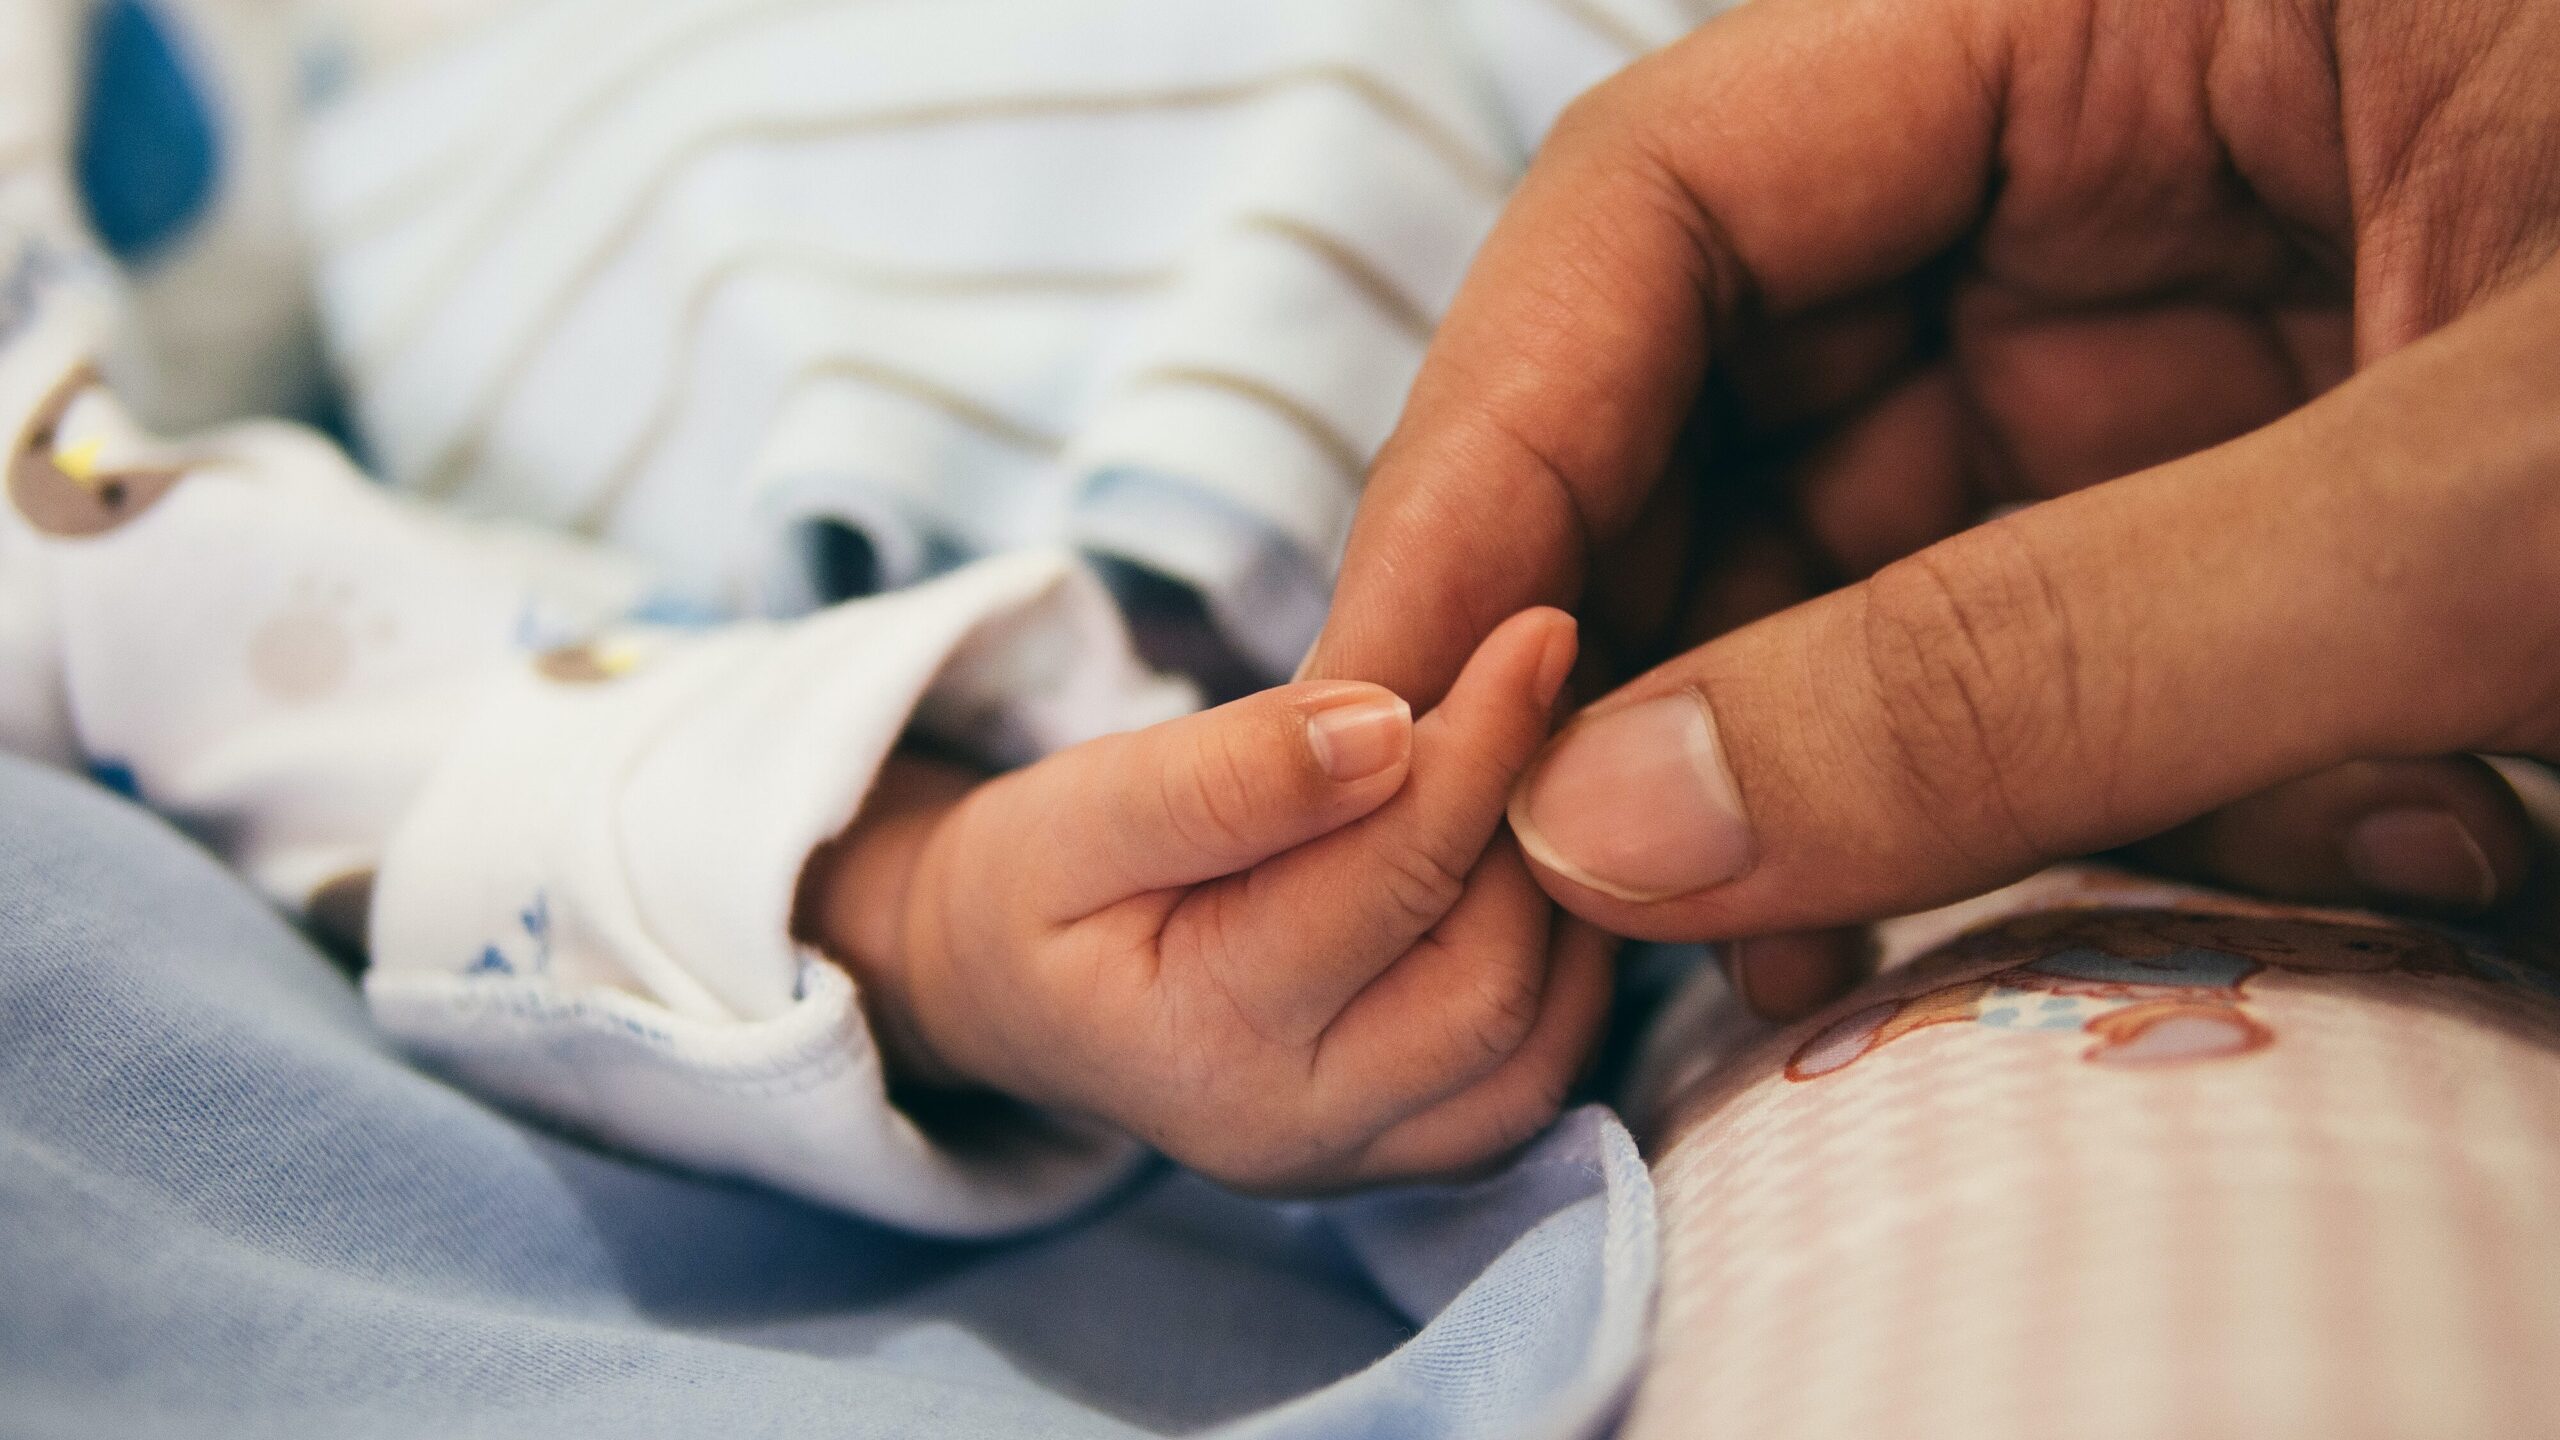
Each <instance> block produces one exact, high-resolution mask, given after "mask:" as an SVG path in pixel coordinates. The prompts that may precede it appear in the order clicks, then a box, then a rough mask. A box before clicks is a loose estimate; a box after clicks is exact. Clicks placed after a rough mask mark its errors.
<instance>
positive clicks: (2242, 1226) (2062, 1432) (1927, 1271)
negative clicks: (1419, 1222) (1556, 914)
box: [1626, 872, 2560, 1440]
mask: <svg viewBox="0 0 2560 1440" xmlns="http://www.w3.org/2000/svg"><path fill="white" fill-rule="evenodd" d="M2387 924H2388V922H2383V921H2380V920H2377V919H2375V918H2374V917H2370V916H2361V915H2355V914H2344V913H2335V912H2310V911H2302V910H2275V909H2272V908H2270V907H2265V906H2258V905H2252V904H2246V903H2243V902H2237V901H2229V900H2223V899H2217V898H2213V897H2208V896H2205V895H2203V894H2201V893H2200V892H2194V891H2187V890H2182V889H2178V888H2175V887H2167V886H2157V885H2151V884H2148V883H2136V882H2130V881H2124V880H2120V879H2114V878H2110V877H2107V876H2105V875H2103V874H2099V873H2092V872H2065V873H2057V874H2055V875H2051V876H2047V877H2042V878H2041V879H2040V880H2038V881H2035V882H2030V883H2029V884H2028V885H2027V886H2024V887H2020V888H2019V889H2018V890H2016V891H2013V892H2010V893H2009V894H2007V895H2004V896H2001V897H1994V898H1993V899H1992V900H1990V901H1988V902H1977V903H1976V904H1975V905H1973V906H1969V907H1965V908H1964V909H1962V910H1961V911H1958V912H1954V913H1951V914H1942V915H1940V916H1935V917H1924V918H1923V919H1921V920H1918V921H1912V922H1904V924H1903V926H1902V927H1901V930H1900V932H1899V933H1898V934H1896V935H1894V936H1891V937H1889V945H1888V948H1889V949H1898V950H1900V951H1902V952H1905V953H1908V952H1910V951H1912V950H1915V949H1928V950H1930V951H1932V953H1930V954H1929V955H1927V956H1925V957H1924V958H1922V959H1920V960H1919V961H1917V962H1915V963H1913V964H1912V965H1910V966H1909V967H1907V968H1900V969H1895V970H1893V971H1892V972H1891V973H1889V974H1888V975H1887V976H1885V977H1884V978H1882V979H1880V980H1878V981H1876V982H1874V983H1872V984H1870V985H1869V986H1867V987H1866V988H1865V989H1864V990H1862V991H1861V992H1860V993H1859V994H1857V995H1855V996H1853V997H1851V998H1849V999H1848V1000H1845V1001H1843V1002H1841V1004H1840V1005H1838V1006H1836V1007H1834V1009H1833V1010H1832V1011H1830V1012H1828V1013H1826V1014H1824V1015H1821V1016H1817V1017H1815V1018H1814V1020H1812V1021H1810V1022H1808V1023H1807V1024H1805V1025H1803V1026H1799V1027H1797V1028H1795V1029H1792V1030H1789V1031H1787V1032H1785V1033H1783V1034H1776V1035H1771V1034H1769V1033H1768V1032H1767V1031H1766V1030H1765V1029H1762V1030H1757V1031H1751V1032H1749V1033H1746V1030H1747V1027H1744V1026H1742V1025H1739V1024H1738V1023H1737V1022H1736V1021H1735V1020H1734V1019H1733V1017H1732V1014H1731V1010H1730V1006H1729V1001H1726V1000H1724V999H1723V997H1721V996H1720V995H1715V994H1714V993H1713V992H1705V993H1706V994H1708V995H1711V996H1712V998H1701V997H1692V998H1691V1003H1690V1004H1689V1005H1688V1006H1687V1007H1686V1013H1685V1015H1680V1016H1675V1017H1674V1018H1675V1020H1677V1021H1679V1022H1680V1023H1684V1024H1686V1025H1687V1026H1688V1027H1689V1028H1690V1030H1691V1032H1692V1034H1693V1036H1694V1035H1701V1034H1710V1035H1711V1034H1721V1035H1722V1036H1723V1037H1725V1039H1724V1042H1723V1045H1722V1047H1721V1048H1722V1051H1723V1052H1724V1053H1723V1054H1722V1055H1721V1056H1718V1055H1717V1054H1716V1053H1715V1052H1716V1047H1715V1046H1714V1045H1712V1044H1710V1045H1708V1046H1707V1047H1705V1048H1704V1050H1703V1052H1702V1050H1701V1048H1700V1047H1699V1046H1697V1045H1695V1044H1694V1043H1692V1044H1683V1043H1681V1042H1679V1041H1676V1040H1672V1041H1667V1042H1666V1043H1664V1044H1661V1045H1658V1046H1657V1047H1656V1049H1657V1053H1668V1054H1687V1055H1690V1056H1692V1057H1695V1056H1697V1055H1699V1054H1700V1053H1705V1054H1707V1055H1708V1057H1709V1059H1710V1060H1713V1061H1719V1062H1720V1063H1701V1062H1699V1061H1697V1060H1696V1059H1694V1058H1693V1059H1692V1060H1691V1061H1690V1063H1689V1066H1688V1069H1687V1071H1685V1072H1684V1071H1682V1070H1681V1069H1680V1068H1679V1067H1678V1066H1676V1065H1670V1066H1666V1065H1661V1064H1657V1065H1656V1066H1655V1067H1654V1075H1655V1077H1656V1078H1655V1080H1654V1081H1653V1086H1652V1088H1653V1090H1654V1092H1655V1098H1654V1100H1653V1101H1652V1103H1651V1107H1650V1108H1651V1109H1652V1110H1653V1112H1654V1113H1655V1114H1656V1115H1657V1116H1658V1117H1660V1118H1659V1119H1658V1120H1657V1122H1656V1124H1655V1126H1654V1129H1655V1132H1656V1133H1657V1135H1658V1136H1660V1137H1663V1138H1662V1139H1661V1140H1660V1141H1659V1142H1658V1151H1657V1159H1656V1167H1655V1168H1656V1183H1657V1185H1658V1186H1659V1188H1660V1193H1661V1198H1662V1205H1663V1214H1664V1222H1663V1223H1664V1295H1663V1301H1662V1306H1661V1311H1660V1315H1659V1319H1658V1325H1657V1333H1656V1340H1655V1344H1656V1350H1657V1354H1656V1358H1655V1361H1654V1363H1653V1366H1652V1370H1651V1373H1650V1375H1649V1377H1648V1379H1647V1381H1646V1382H1645V1384H1644V1386H1643V1389H1642V1391H1641V1393H1640V1395H1639V1396H1638V1398H1637V1400H1636V1402H1635V1406H1634V1410H1633V1413H1632V1416H1631V1419H1630V1422H1629V1425H1628V1427H1627V1432H1626V1433H1627V1434H1628V1435H1629V1436H1630V1437H1632V1440H1666V1437H1674V1436H1678V1437H1687V1436H1699V1435H1734V1436H1751V1437H1758V1440H1780V1437H1790V1436H1846V1435H1875V1436H1894V1437H1910V1440H1923V1437H1941V1436H1943V1437H1963V1440H2006V1437H2019V1440H2027V1437H2034V1440H2051V1437H2058V1436H2126V1437H2134V1436H2141V1437H2161V1436H2174V1437H2211V1436H2225V1435H2229V1436H2250V1437H2280V1436H2295V1435H2301V1436H2313V1435H2317V1436H2323V1437H2329V1436H2356V1435H2374V1436H2497V1437H2509V1436H2530V1435H2560V1365H2555V1364H2554V1362H2555V1361H2560V990H2555V989H2554V988H2552V983H2553V982H2552V981H2550V980H2549V979H2548V978H2544V977H2542V976H2540V975H2538V974H2537V973H2536V972H2534V971H2530V970H2526V969H2523V968H2520V967H2517V966H2515V965H2514V964H2512V963H2511V962H2509V961H2506V960H2504V959H2501V958H2499V957H2498V956H2496V955H2493V954H2490V953H2488V952H2486V951H2484V950H2482V949H2480V948H2479V947H2477V946H2475V945H2470V944H2464V943H2456V942H2455V941H2453V940H2451V939H2449V938H2447V937H2444V936H2440V935H2437V934H2434V933H2431V932H2420V931H2412V930H2402V929H2392V928H2381V927H2386V926H2387ZM1984 927H1988V933H1987V934H1986V933H1985V928H1984ZM1951 933H1966V934H1968V935H1969V936H1970V938H1967V939H1963V940H1959V941H1957V942H1956V943H1954V944H1953V945H1946V946H1941V945H1940V944H1939V942H1940V941H1941V940H1943V939H1945V938H1946V937H1947V936H1949V935H1950V934H1951ZM1710 983H1711V984H1712V983H1713V982H1710Z"/></svg>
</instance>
